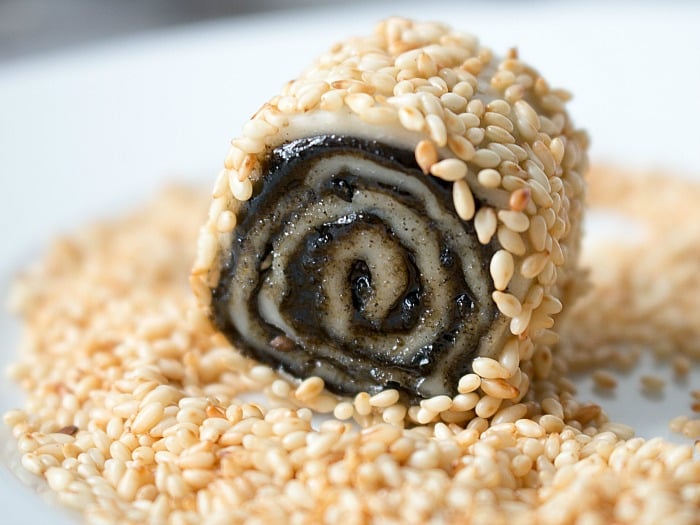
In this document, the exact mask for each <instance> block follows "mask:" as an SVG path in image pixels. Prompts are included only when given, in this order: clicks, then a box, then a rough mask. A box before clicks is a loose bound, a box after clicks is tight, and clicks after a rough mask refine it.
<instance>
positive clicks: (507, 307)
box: [491, 290, 522, 317]
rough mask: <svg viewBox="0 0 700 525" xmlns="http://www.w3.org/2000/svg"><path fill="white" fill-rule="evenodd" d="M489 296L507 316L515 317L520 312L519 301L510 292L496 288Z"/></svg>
mask: <svg viewBox="0 0 700 525" xmlns="http://www.w3.org/2000/svg"><path fill="white" fill-rule="evenodd" d="M491 297H492V298H493V302H494V303H496V306H497V307H498V309H499V310H500V311H501V313H502V314H503V315H505V316H507V317H516V316H518V315H520V313H521V312H522V305H521V304H520V301H519V300H518V298H517V297H515V296H514V295H512V294H509V293H504V292H499V291H498V290H496V291H495V292H493V294H492V295H491Z"/></svg>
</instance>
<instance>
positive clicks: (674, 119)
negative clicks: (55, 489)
mask: <svg viewBox="0 0 700 525" xmlns="http://www.w3.org/2000/svg"><path fill="white" fill-rule="evenodd" d="M397 13H400V14H403V15H406V16H412V17H417V18H422V19H443V20H446V21H449V22H450V23H451V24H452V25H453V26H455V27H458V28H460V29H464V30H467V31H469V32H472V33H475V34H477V35H478V36H480V38H481V40H482V42H483V43H484V44H486V45H489V46H491V47H492V48H493V49H494V51H495V52H496V53H499V54H502V53H504V52H505V51H506V50H507V49H508V48H510V47H512V46H514V45H517V46H518V47H519V49H520V54H521V57H522V58H523V59H524V60H525V61H528V62H530V63H532V64H534V65H536V66H537V67H538V68H539V69H540V70H541V71H542V72H543V74H544V76H545V77H546V78H547V79H548V80H549V81H550V83H551V84H552V85H555V86H563V87H567V88H570V89H572V90H573V91H574V92H575V94H576V98H575V100H574V102H573V103H572V104H571V111H572V113H573V115H574V118H575V120H576V122H577V123H578V124H579V125H581V126H584V127H586V128H587V129H588V130H589V132H590V134H591V136H592V137H593V146H592V157H593V159H594V160H595V161H601V160H612V161H616V162H618V163H623V164H625V165H627V166H635V167H639V166H665V167H671V168H672V169H673V170H676V169H679V170H681V171H683V172H686V173H687V174H689V175H690V176H693V175H698V174H700V148H698V146H697V136H698V134H697V129H696V125H697V122H698V119H699V118H700V97H698V96H697V93H700V58H698V55H697V53H698V50H700V32H698V31H697V27H700V8H698V7H695V6H692V5H691V4H690V3H687V4H683V3H679V4H671V6H668V5H667V6H666V7H664V8H663V10H662V9H661V8H658V9H657V8H654V7H653V6H650V5H647V6H642V7H638V6H635V5H634V4H622V5H617V6H616V7H615V8H612V7H608V6H604V5H602V4H600V5H599V4H596V3H593V4H591V3H589V2H581V3H568V4H564V5H558V4H553V3H551V2H542V3H538V4H535V7H529V8H525V7H524V6H522V7H521V6H520V5H515V4H514V3H498V4H491V7H488V6H487V5H486V4H483V5H482V4H479V5H477V6H473V7H463V6H459V5H457V4H456V3H455V4H449V3H444V4H443V3H440V2H437V3H435V2H432V3H430V4H428V5H426V4H425V3H422V4H421V3H418V4H413V3H411V4H406V5H405V6H399V5H398V4H396V3H393V4H391V5H381V4H380V5H378V6H373V7H370V6H364V7H363V8H362V9H361V10H359V9H357V8H352V7H351V6H348V7H344V8H339V7H333V8H326V9H316V10H313V11H310V10H303V11H298V12H290V13H276V14H274V15H269V16H249V17H244V18H240V19H234V20H225V21H221V22H217V23H210V24H206V25H200V26H195V27H190V28H185V29H183V30H178V31H169V32H164V33H153V34H149V35H146V36H143V37H140V38H132V39H129V40H124V41H119V40H117V41H112V42H109V43H106V44H102V45H100V46H98V47H92V48H84V49H77V50H74V51H71V52H64V53H56V54H51V55H44V56H40V57H35V58H31V59H27V60H24V61H18V62H13V63H8V64H2V65H0V196H1V197H0V198H2V205H1V206H0V224H2V225H3V226H2V229H3V230H2V231H3V235H2V237H3V240H2V255H1V256H0V293H2V295H3V296H5V295H6V290H7V283H8V281H9V279H10V278H11V276H12V275H13V274H14V272H15V271H16V270H17V269H18V268H20V267H21V266H22V264H25V263H26V262H27V261H30V260H32V259H34V258H36V257H37V256H38V254H39V253H40V252H41V250H42V249H43V247H44V246H45V244H46V242H47V241H48V239H50V238H51V237H52V236H53V235H55V234H56V233H57V232H66V231H70V230H72V229H74V228H76V227H77V226H78V225H80V224H81V223H84V222H85V221H87V220H89V219H91V218H94V217H103V216H105V215H110V214H114V213H116V212H119V211H122V210H124V209H125V208H128V207H131V206H135V205H137V203H138V202H139V201H141V200H142V199H144V198H145V197H146V196H148V195H150V194H151V193H152V192H153V191H155V189H156V188H157V187H159V186H160V185H161V184H162V183H163V182H164V181H167V180H172V179H180V180H182V179H187V180H196V181H200V182H201V183H202V184H203V185H207V186H208V185H210V184H212V182H213V179H214V176H215V175H216V173H217V171H218V169H219V167H220V166H221V164H222V160H223V157H224V155H225V153H226V150H227V146H228V141H229V139H230V138H232V137H234V136H236V135H238V133H239V132H240V130H241V126H242V124H243V122H244V121H245V120H246V119H247V118H248V117H249V116H250V115H251V114H252V113H253V111H254V110H255V109H257V107H258V106H259V105H260V104H261V103H262V102H264V101H265V100H266V99H267V98H269V97H270V96H271V95H273V94H274V93H276V92H277V91H278V89H279V87H280V86H281V85H282V84H283V82H284V81H286V80H287V79H289V78H292V77H294V75H296V74H297V73H298V72H299V71H300V70H301V69H302V68H303V67H304V66H305V65H306V64H307V63H308V61H309V60H310V59H311V57H313V56H315V55H317V54H318V53H319V52H320V51H321V50H325V49H326V48H328V47H329V46H330V44H331V43H332V42H334V41H335V40H337V39H339V38H342V37H343V36H345V35H350V34H354V33H363V32H367V31H369V30H370V28H371V25H372V24H373V23H374V21H376V20H378V19H380V18H382V17H385V16H388V15H391V14H397ZM0 334H1V335H0V337H1V340H0V341H1V343H2V349H3V352H2V353H1V354H0V366H3V367H4V366H5V365H6V364H7V363H8V362H9V361H11V360H12V359H13V355H14V352H15V347H16V342H17V322H16V320H14V319H10V318H9V317H8V316H7V314H5V313H4V312H3V313H2V314H0ZM650 366H651V364H650V363H645V364H644V366H643V367H642V368H643V369H645V368H649V367H650ZM640 373H641V370H638V371H636V372H635V374H636V375H639V374H640ZM662 373H667V374H668V377H670V372H669V371H668V370H666V371H664V370H662ZM635 374H633V375H632V376H631V377H630V378H627V379H626V380H625V381H624V382H623V384H622V386H621V388H619V389H618V393H617V395H616V397H615V398H610V399H608V398H606V399H600V400H599V401H600V402H601V403H602V404H603V405H604V406H605V407H606V408H607V409H608V410H609V412H610V413H611V414H612V415H613V417H614V418H615V419H617V420H620V421H622V422H626V423H629V424H632V425H634V426H635V427H636V428H637V429H638V432H639V434H640V435H643V436H647V437H651V436H656V435H663V436H668V432H667V430H666V423H667V417H668V415H669V414H674V413H677V412H678V407H679V406H685V404H687V397H686V395H687V394H686V392H685V390H684V389H682V388H681V387H675V386H671V387H670V388H669V389H668V390H667V392H666V396H665V398H663V399H661V400H658V401H654V402H650V401H640V400H639V399H638V398H639V396H638V393H637V392H638V390H637V387H636V385H637V382H636V380H635V377H636V375H635ZM691 381H695V382H696V384H698V383H700V374H698V373H697V371H696V373H695V375H694V376H693V378H692V379H691ZM581 388H582V389H581V396H582V397H584V398H590V399H595V397H594V394H593V393H592V391H591V388H590V381H589V380H588V381H583V382H582V383H581ZM21 402H22V401H21V395H20V393H19V391H18V390H17V389H16V388H15V387H14V386H13V385H11V384H9V382H8V381H7V380H3V381H2V382H0V412H4V411H5V410H6V409H8V408H12V407H15V406H20V405H21ZM11 446H12V444H11V442H10V438H9V436H8V434H7V431H6V429H4V427H3V429H2V431H1V432H0V451H2V452H3V454H2V458H3V459H2V461H3V463H4V465H0V508H2V509H3V518H2V522H3V523H40V522H47V520H50V522H51V523H54V524H57V525H62V524H68V523H75V517H74V516H73V515H71V514H70V513H68V512H66V511H63V510H56V509H54V508H51V507H50V506H48V505H47V504H45V503H43V502H41V501H40V500H39V498H38V497H37V496H36V490H35V489H32V488H27V487H26V486H24V485H22V484H21V483H20V482H19V481H18V480H17V478H16V477H15V476H14V475H12V474H10V472H9V471H8V469H7V468H5V467H6V466H7V465H6V464H7V463H8V461H10V459H8V454H7V450H9V449H11ZM39 486H41V485H39Z"/></svg>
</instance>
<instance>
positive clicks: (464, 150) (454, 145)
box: [447, 134, 476, 161]
mask: <svg viewBox="0 0 700 525" xmlns="http://www.w3.org/2000/svg"><path fill="white" fill-rule="evenodd" d="M447 146H448V147H449V148H450V150H452V153H454V154H455V155H456V156H457V157H458V158H460V159H462V160H464V161H470V160H472V159H473V158H474V154H475V153H476V149H474V146H473V145H472V143H471V142H469V141H468V140H467V139H466V138H464V137H462V136H460V135H455V134H450V135H449V136H448V137H447Z"/></svg>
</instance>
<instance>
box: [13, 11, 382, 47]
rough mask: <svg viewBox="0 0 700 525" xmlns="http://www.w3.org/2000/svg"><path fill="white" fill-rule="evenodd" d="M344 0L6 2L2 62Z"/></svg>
mask: <svg viewBox="0 0 700 525" xmlns="http://www.w3.org/2000/svg"><path fill="white" fill-rule="evenodd" d="M342 3H347V0H345V1H343V0H0V60H8V59H14V58H20V57H23V56H26V55H29V54H32V53H36V52H42V51H50V50H54V49H58V48H66V47H71V46H76V45H80V44H82V43H86V42H88V41H90V40H103V39H109V38H113V37H117V36H129V35H133V34H137V33H140V32H144V31H147V30H149V29H155V28H167V27H172V26H177V25H183V24H187V23H192V22H203V21H207V20H212V19H218V18H223V17H231V16H236V15H242V14H253V13H259V12H263V11H279V10H282V9H289V8H294V7H302V8H303V7H312V6H318V5H322V4H323V5H329V4H342ZM352 3H353V4H358V5H359V4H362V3H365V2H364V0H353V1H352ZM372 3H374V4H376V3H378V2H376V1H375V2H372Z"/></svg>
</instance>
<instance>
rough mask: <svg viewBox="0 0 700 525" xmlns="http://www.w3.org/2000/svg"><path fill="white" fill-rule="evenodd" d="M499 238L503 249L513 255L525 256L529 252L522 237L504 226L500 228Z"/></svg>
mask: <svg viewBox="0 0 700 525" xmlns="http://www.w3.org/2000/svg"><path fill="white" fill-rule="evenodd" d="M497 238H498V242H499V244H500V245H501V246H502V247H503V249H504V250H507V251H509V252H510V253H512V254H513V255H524V254H525V253H526V252H527V248H526V247H525V243H524V242H523V239H522V237H521V235H520V234H519V233H516V232H514V231H513V230H511V229H509V228H507V227H506V226H504V225H501V226H499V227H498V232H497Z"/></svg>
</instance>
